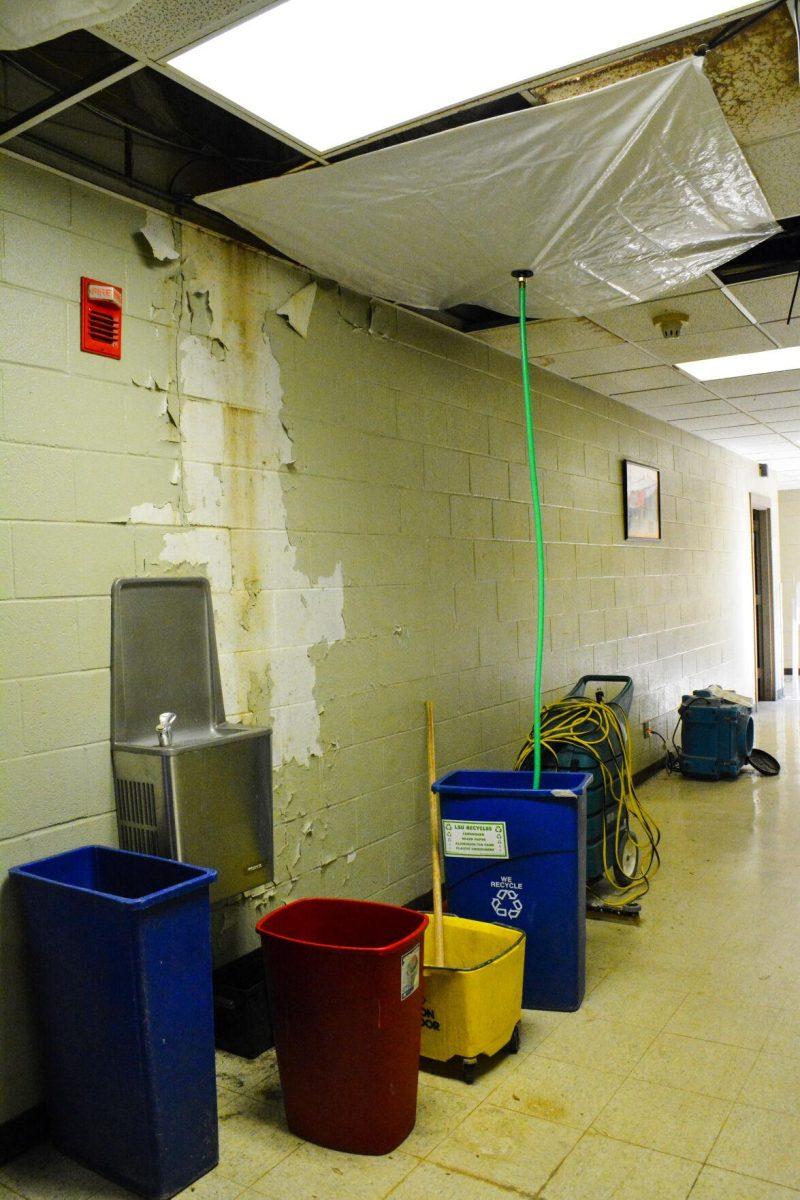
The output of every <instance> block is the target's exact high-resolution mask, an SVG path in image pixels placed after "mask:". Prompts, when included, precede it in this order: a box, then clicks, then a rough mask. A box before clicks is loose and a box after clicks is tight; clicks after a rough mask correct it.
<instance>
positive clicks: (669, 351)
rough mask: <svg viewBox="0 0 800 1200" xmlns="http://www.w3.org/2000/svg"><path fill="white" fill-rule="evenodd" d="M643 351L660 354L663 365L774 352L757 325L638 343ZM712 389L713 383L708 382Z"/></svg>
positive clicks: (770, 343) (684, 334) (683, 334)
mask: <svg viewBox="0 0 800 1200" xmlns="http://www.w3.org/2000/svg"><path fill="white" fill-rule="evenodd" d="M639 344H640V345H641V346H642V349H645V350H649V351H650V352H651V353H653V354H657V355H658V356H659V357H660V358H661V359H663V361H664V362H669V363H680V362H696V361H697V360H698V359H700V358H722V357H724V356H725V355H727V354H749V353H751V352H752V351H756V350H773V349H774V346H773V344H772V342H771V341H770V340H769V338H768V337H766V336H765V334H763V333H762V332H761V330H760V329H757V328H756V327H755V325H744V326H741V327H740V328H738V329H721V330H718V331H709V332H707V333H698V334H694V335H692V334H688V333H682V334H681V336H680V337H679V338H661V339H660V341H646V342H641V343H639ZM709 382H710V383H711V385H712V386H713V384H714V380H709Z"/></svg>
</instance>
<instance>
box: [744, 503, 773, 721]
mask: <svg viewBox="0 0 800 1200" xmlns="http://www.w3.org/2000/svg"><path fill="white" fill-rule="evenodd" d="M756 513H758V517H756V515H755V514H756ZM750 562H751V573H752V581H753V673H754V676H755V698H756V702H758V701H759V700H777V699H778V683H777V678H776V672H775V572H774V570H773V562H772V501H771V499H770V498H769V496H760V495H758V494H757V493H756V492H751V493H750ZM759 575H760V580H759ZM759 582H760V585H761V590H760V592H759V587H758V585H759ZM759 648H760V650H761V655H760V657H761V670H760V674H759Z"/></svg>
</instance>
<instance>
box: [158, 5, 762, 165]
mask: <svg viewBox="0 0 800 1200" xmlns="http://www.w3.org/2000/svg"><path fill="white" fill-rule="evenodd" d="M742 7H743V6H742V5H735V4H734V5H730V4H728V5H726V3H725V0H672V3H671V4H667V5H660V4H652V3H647V2H643V0H604V2H603V3H599V2H598V0H572V2H570V0H562V3H554V4H547V5H545V4H542V3H539V2H538V0H491V2H488V3H487V0H402V3H397V2H394V3H393V2H392V0H284V3H279V4H275V5H274V6H273V7H271V8H269V9H267V10H266V11H264V12H262V13H259V14H258V16H255V17H251V18H250V19H249V20H247V21H244V22H242V24H240V25H236V26H234V27H233V28H231V29H227V30H224V31H223V32H222V33H219V34H216V35H215V36H214V37H211V38H209V39H208V40H207V41H205V42H203V43H202V44H200V45H198V46H195V47H194V48H193V49H190V50H186V51H183V52H182V53H180V54H178V55H176V56H174V57H172V58H170V59H169V63H170V65H171V66H173V67H175V68H176V69H177V70H178V71H180V72H182V73H183V74H185V75H188V76H189V77H191V78H192V79H194V80H196V81H197V83H199V84H201V85H202V86H203V87H204V88H206V89H208V90H209V91H211V92H215V93H217V94H218V95H219V96H220V97H223V98H225V99H227V100H228V101H232V102H233V103H234V104H236V105H237V106H238V107H240V108H242V109H245V110H246V111H247V112H250V113H252V114H253V115H254V116H257V117H259V118H261V119H262V120H263V121H266V122H268V123H269V124H270V125H273V126H274V127H276V128H278V129H282V130H284V131H285V132H286V133H288V134H290V135H291V136H292V137H293V138H295V139H296V140H297V141H300V142H302V143H304V144H305V145H306V146H310V147H312V148H313V149H314V150H317V151H320V152H325V151H329V150H331V149H334V148H336V147H338V146H343V145H346V144H348V143H350V142H353V141H357V140H359V139H360V138H364V137H367V136H369V135H370V134H374V133H377V132H379V131H381V130H385V129H391V128H394V127H395V126H397V125H402V124H404V123H405V122H407V121H412V120H414V119H415V118H418V117H422V116H425V115H426V114H428V113H434V112H438V111H439V110H440V109H442V108H448V107H450V106H451V105H454V104H458V103H461V102H463V101H466V100H471V99H474V98H477V97H479V96H483V95H486V94H487V93H490V92H494V91H498V90H500V89H502V88H505V87H510V86H512V85H513V84H515V83H518V82H521V81H525V80H528V79H533V78H535V77H536V76H539V75H544V74H546V73H547V72H549V71H554V70H558V69H559V68H561V67H565V66H569V65H571V64H572V63H579V62H584V61H586V60H588V59H592V58H596V57H597V56H598V55H602V54H605V53H608V52H609V51H612V50H616V49H619V48H621V47H623V46H631V45H635V44H636V43H638V42H642V41H647V40H649V39H651V38H654V37H661V36H662V35H663V34H665V33H668V32H671V31H672V30H677V29H680V28H682V27H685V26H686V25H696V24H698V23H700V22H703V21H706V20H708V19H709V18H714V17H716V16H724V15H727V14H729V13H731V12H733V11H738V10H739V9H741V8H742ZM745 7H746V6H745Z"/></svg>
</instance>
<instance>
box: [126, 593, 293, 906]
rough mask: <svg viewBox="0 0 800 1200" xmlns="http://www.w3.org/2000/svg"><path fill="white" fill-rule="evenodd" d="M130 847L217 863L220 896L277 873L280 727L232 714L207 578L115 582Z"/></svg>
mask: <svg viewBox="0 0 800 1200" xmlns="http://www.w3.org/2000/svg"><path fill="white" fill-rule="evenodd" d="M111 757H112V762H113V767H114V792H115V796H116V803H117V823H118V826H119V840H120V846H121V847H122V848H123V849H126V850H138V851H140V852H142V853H145V854H157V855H160V856H162V857H164V858H176V859H181V860H183V861H186V862H192V863H197V864H199V865H200V866H210V867H216V869H217V871H218V878H217V882H216V883H215V884H214V885H213V886H212V889H211V898H212V900H223V899H225V898H226V897H228V896H235V895H237V894H239V893H240V892H243V891H245V890H247V889H249V888H252V887H257V886H258V885H259V884H262V883H266V882H268V881H269V879H271V877H272V786H271V769H272V762H271V733H270V730H268V729H260V728H256V727H251V726H246V725H235V724H233V723H231V722H229V721H226V720H225V709H224V705H223V700H222V687H221V684H220V675H219V662H218V659H217V644H216V639H215V637H214V613H213V610H212V607H211V589H210V588H209V585H208V580H207V579H202V578H194V577H191V578H188V577H187V578H159V579H118V580H117V581H116V582H115V583H114V585H113V587H112V589H111Z"/></svg>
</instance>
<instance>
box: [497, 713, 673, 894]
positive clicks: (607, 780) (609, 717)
mask: <svg viewBox="0 0 800 1200" xmlns="http://www.w3.org/2000/svg"><path fill="white" fill-rule="evenodd" d="M586 725H589V726H590V728H589V729H588V730H587V729H585V728H584V730H583V733H582V734H579V733H578V732H577V731H578V730H579V729H581V728H582V727H584V726H586ZM541 736H542V742H541V744H542V752H543V754H544V753H545V752H546V751H549V752H550V754H551V755H552V756H553V757H554V758H557V748H558V747H559V746H563V745H565V744H566V745H569V746H573V747H574V748H575V749H577V750H583V751H585V752H586V753H587V754H589V755H591V757H592V758H594V759H595V761H596V762H597V763H598V764H599V766H600V770H601V773H602V779H603V788H604V791H605V796H606V798H607V800H608V799H609V798H610V799H611V801H612V802H613V803H615V804H616V806H617V814H616V821H615V826H614V862H612V863H609V861H608V852H607V839H606V836H605V833H606V831H605V810H604V811H603V875H604V877H605V879H606V880H607V882H608V883H609V884H610V885H611V887H612V888H613V889H614V891H615V892H617V893H618V895H617V896H616V897H615V898H614V899H611V898H608V897H603V898H602V901H603V903H604V904H606V905H610V906H612V907H620V908H621V907H622V906H623V905H625V904H630V903H632V902H633V901H634V900H638V899H640V898H641V897H642V896H643V895H644V894H645V892H647V890H648V888H649V887H650V879H651V878H652V876H653V875H655V873H656V871H657V870H658V866H659V862H660V859H659V855H658V843H659V842H660V840H661V831H660V829H659V828H658V825H657V824H656V823H655V821H654V820H653V818H652V817H651V816H650V814H649V813H648V812H647V810H646V809H645V807H644V805H643V804H642V802H641V801H640V799H639V797H638V796H637V794H636V789H635V787H634V786H633V762H632V758H631V736H630V725H629V723H628V718H627V716H626V715H625V713H624V712H623V711H622V710H621V709H617V708H615V707H614V706H613V705H612V704H607V703H605V701H602V700H590V699H589V698H588V697H582V696H581V697H578V696H576V697H572V698H569V699H566V700H559V701H556V703H554V704H547V705H545V706H544V707H543V708H542V734H541ZM612 736H616V738H617V741H618V744H619V746H620V753H621V758H622V761H621V762H620V764H619V772H618V773H615V772H612V771H610V770H609V768H608V765H607V764H606V763H605V762H604V761H603V757H602V749H603V746H604V745H606V744H608V743H610V744H611V746H612V749H613V742H611V738H612ZM532 750H533V739H532V737H529V738H528V740H527V742H526V743H525V745H524V746H523V747H522V750H521V751H520V753H519V755H518V757H517V761H516V763H515V764H514V770H515V771H519V770H521V769H522V764H523V763H524V762H525V759H526V758H527V757H528V756H529V755H530V754H531V753H532ZM615 757H616V758H617V759H619V757H620V755H616V756H615ZM626 814H627V818H628V836H629V838H630V839H631V841H632V842H633V844H634V845H635V846H636V848H637V849H638V851H639V856H640V857H639V869H638V872H637V874H636V875H635V876H633V877H632V878H631V880H630V882H629V883H627V884H620V883H619V882H618V881H617V878H616V876H615V874H614V867H615V866H616V867H617V869H618V870H619V871H620V872H622V873H623V874H624V870H623V867H622V863H621V862H620V861H619V841H620V831H621V828H622V824H623V819H624V817H625V815H626ZM634 827H636V828H638V830H639V831H640V833H639V837H638V838H637V836H636V834H635V833H634ZM590 890H591V889H590Z"/></svg>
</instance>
